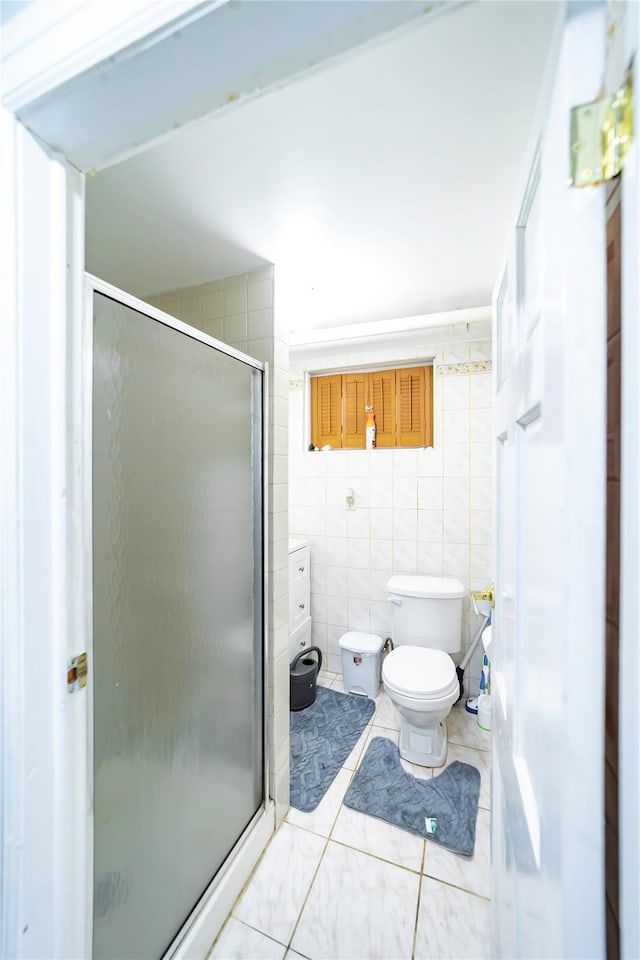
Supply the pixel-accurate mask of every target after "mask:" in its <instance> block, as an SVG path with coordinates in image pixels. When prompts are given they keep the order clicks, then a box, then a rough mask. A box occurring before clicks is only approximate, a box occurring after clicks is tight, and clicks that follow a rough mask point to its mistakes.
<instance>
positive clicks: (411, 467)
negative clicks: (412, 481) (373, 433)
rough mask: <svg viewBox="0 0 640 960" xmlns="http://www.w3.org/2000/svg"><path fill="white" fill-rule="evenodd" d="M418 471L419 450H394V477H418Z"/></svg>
mask: <svg viewBox="0 0 640 960" xmlns="http://www.w3.org/2000/svg"><path fill="white" fill-rule="evenodd" d="M417 473H418V451H417V450H394V451H393V477H394V480H395V479H396V477H416V476H417Z"/></svg>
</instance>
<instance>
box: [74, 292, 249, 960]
mask: <svg viewBox="0 0 640 960" xmlns="http://www.w3.org/2000/svg"><path fill="white" fill-rule="evenodd" d="M90 285H91V288H92V290H91V295H92V297H93V334H92V336H93V349H92V357H93V362H92V365H91V366H92V401H93V407H92V520H93V547H92V552H93V649H92V657H91V661H92V662H91V669H90V678H91V679H92V710H93V956H94V957H95V958H105V960H106V958H109V960H120V958H121V960H124V958H131V957H136V958H157V957H161V956H163V955H164V954H165V953H167V951H170V950H171V948H172V945H173V946H175V944H176V943H177V942H178V940H177V938H179V936H180V931H181V930H183V929H184V925H185V923H186V921H187V920H188V918H189V916H190V915H191V914H192V912H193V910H194V908H195V907H196V905H197V904H198V902H199V901H201V899H202V898H203V896H204V895H205V894H206V892H207V891H208V889H209V888H210V886H211V884H212V881H213V883H214V884H215V880H214V878H215V877H216V874H217V873H218V871H219V870H220V868H221V866H222V865H223V864H224V862H225V860H226V858H227V857H228V856H229V854H230V852H231V851H232V850H233V848H234V846H235V845H236V844H237V842H238V840H239V838H241V837H242V836H243V834H245V833H246V831H247V830H248V828H250V825H251V824H252V822H253V821H254V818H256V816H257V815H258V814H259V812H260V811H261V810H262V809H263V807H264V804H265V796H266V794H265V749H266V746H265V722H264V716H265V709H264V708H265V693H264V690H265V687H264V671H265V664H264V660H265V655H264V616H263V608H264V577H263V510H264V505H263V499H264V498H263V408H264V400H263V397H264V382H263V381H264V369H263V364H261V363H258V362H257V361H254V360H252V359H251V358H249V357H246V356H244V355H242V354H240V353H238V352H237V351H235V350H233V349H231V348H228V347H225V346H224V345H223V344H220V343H218V342H217V341H214V340H212V339H211V338H209V337H207V336H205V335H204V334H201V333H200V332H199V331H197V330H192V328H189V327H187V326H186V325H184V324H181V323H179V322H178V321H173V320H172V319H171V318H169V317H167V316H166V315H163V314H161V313H160V312H159V311H157V310H155V309H153V308H151V307H149V308H147V307H146V306H145V305H144V304H143V303H141V302H140V301H137V300H135V299H133V298H131V297H129V296H128V295H127V294H124V293H122V292H120V291H117V290H115V289H114V288H111V287H109V286H108V285H106V284H103V283H101V282H100V281H95V280H93V278H91V279H90Z"/></svg>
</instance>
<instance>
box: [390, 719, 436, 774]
mask: <svg viewBox="0 0 640 960" xmlns="http://www.w3.org/2000/svg"><path fill="white" fill-rule="evenodd" d="M398 749H399V751H400V756H401V757H402V758H403V759H404V760H408V761H409V763H417V764H418V765H419V766H421V767H441V766H442V765H443V763H444V762H445V760H446V759H447V724H446V721H445V720H437V721H436V722H435V724H434V725H433V726H432V727H414V726H413V724H411V723H408V722H407V721H406V720H405V719H404V718H403V719H402V724H401V726H400V742H399V743H398Z"/></svg>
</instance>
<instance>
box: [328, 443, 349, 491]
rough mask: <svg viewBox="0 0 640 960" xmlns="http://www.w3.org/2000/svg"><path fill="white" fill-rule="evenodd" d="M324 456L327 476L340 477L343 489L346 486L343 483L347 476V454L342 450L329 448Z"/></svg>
mask: <svg viewBox="0 0 640 960" xmlns="http://www.w3.org/2000/svg"><path fill="white" fill-rule="evenodd" d="M324 456H325V457H326V475H327V477H336V478H340V479H341V480H342V488H343V489H344V488H345V487H346V486H347V484H346V483H345V478H346V476H347V454H346V453H345V452H344V450H335V451H334V450H329V451H327V453H326V454H324Z"/></svg>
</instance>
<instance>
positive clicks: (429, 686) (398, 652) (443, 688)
mask: <svg viewBox="0 0 640 960" xmlns="http://www.w3.org/2000/svg"><path fill="white" fill-rule="evenodd" d="M382 678H383V680H384V682H385V683H386V684H388V685H389V686H390V687H392V688H393V689H394V690H397V691H398V693H404V694H406V695H407V696H408V697H441V696H444V695H445V694H446V693H449V691H450V690H451V688H452V686H453V685H454V683H457V682H458V681H457V676H456V668H455V665H454V662H453V660H452V659H451V657H450V656H449V654H448V653H445V652H444V650H427V649H425V648H423V647H396V649H395V650H392V651H391V653H390V654H389V656H388V657H387V658H386V660H385V661H384V664H383V666H382Z"/></svg>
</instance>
